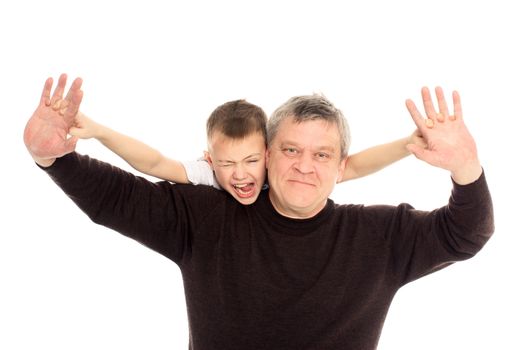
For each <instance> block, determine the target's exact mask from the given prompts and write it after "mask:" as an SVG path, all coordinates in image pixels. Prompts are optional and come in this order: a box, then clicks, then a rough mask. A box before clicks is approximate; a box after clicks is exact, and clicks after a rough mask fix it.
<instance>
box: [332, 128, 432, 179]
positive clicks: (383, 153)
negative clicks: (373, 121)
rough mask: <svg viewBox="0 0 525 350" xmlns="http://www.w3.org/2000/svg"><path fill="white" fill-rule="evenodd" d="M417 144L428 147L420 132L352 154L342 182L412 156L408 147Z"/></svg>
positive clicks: (347, 162) (347, 160) (348, 158)
mask: <svg viewBox="0 0 525 350" xmlns="http://www.w3.org/2000/svg"><path fill="white" fill-rule="evenodd" d="M410 143H415V144H417V145H420V146H422V147H426V143H425V141H424V140H423V137H422V136H421V134H420V133H419V131H418V130H416V131H414V132H413V133H412V134H411V135H410V136H408V137H404V138H402V139H399V140H396V141H392V142H389V143H385V144H382V145H378V146H374V147H370V148H367V149H365V150H364V151H361V152H359V153H355V154H351V155H349V156H348V157H347V159H346V167H345V171H344V174H343V179H342V180H341V181H348V180H353V179H357V178H359V177H363V176H367V175H370V174H372V173H375V172H376V171H379V170H381V169H383V168H384V167H387V166H389V165H390V164H392V163H395V162H397V161H398V160H401V159H403V158H405V157H406V156H408V155H410V154H411V153H410V152H409V151H408V150H407V149H406V145H408V144H410Z"/></svg>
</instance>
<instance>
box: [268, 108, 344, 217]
mask: <svg viewBox="0 0 525 350" xmlns="http://www.w3.org/2000/svg"><path fill="white" fill-rule="evenodd" d="M340 145H341V140H340V137H339V132H338V130H337V126H336V125H335V124H333V123H329V122H326V121H324V120H313V121H306V122H302V123H296V122H294V121H293V118H287V119H285V120H284V121H283V122H282V123H281V125H280V127H279V130H278V131H277V134H276V135H275V138H274V139H273V141H272V144H271V145H269V146H268V149H267V151H266V167H267V168H268V182H269V184H270V200H271V201H272V204H273V206H274V207H275V209H276V210H277V211H278V212H279V213H280V214H282V215H284V216H288V217H292V218H308V217H312V216H314V215H316V214H317V213H319V212H320V211H321V210H322V209H323V208H324V206H325V204H326V200H327V198H328V196H329V195H330V193H331V192H332V190H333V189H334V186H335V184H336V183H337V181H340V180H341V177H342V175H343V170H344V166H345V160H342V159H341V150H340V149H341V147H340Z"/></svg>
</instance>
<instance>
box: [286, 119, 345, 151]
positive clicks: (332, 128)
mask: <svg viewBox="0 0 525 350" xmlns="http://www.w3.org/2000/svg"><path fill="white" fill-rule="evenodd" d="M276 136H277V137H276V138H277V139H279V142H280V143H282V142H296V143H302V142H304V141H306V140H307V139H310V140H309V141H312V140H311V138H314V141H315V140H317V141H318V142H319V143H326V142H329V143H330V144H331V145H333V144H336V145H337V146H339V143H340V141H341V140H340V135H339V132H338V130H337V125H336V124H335V123H334V122H331V121H328V120H324V119H309V120H303V121H297V120H294V119H293V118H287V119H286V120H284V121H283V122H282V123H281V125H280V127H279V130H278V131H277V135H276Z"/></svg>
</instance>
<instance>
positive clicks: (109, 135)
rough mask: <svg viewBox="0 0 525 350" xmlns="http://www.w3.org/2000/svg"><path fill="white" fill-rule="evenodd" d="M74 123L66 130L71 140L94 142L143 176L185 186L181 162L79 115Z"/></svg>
mask: <svg viewBox="0 0 525 350" xmlns="http://www.w3.org/2000/svg"><path fill="white" fill-rule="evenodd" d="M75 122H76V123H75V124H76V126H75V127H72V128H70V130H69V133H70V134H71V135H72V136H76V137H78V138H82V139H88V138H95V139H97V140H98V141H99V142H100V143H102V144H103V145H104V146H106V147H107V148H109V149H110V150H111V151H112V152H114V153H115V154H117V155H118V156H119V157H121V158H122V159H124V160H125V161H126V162H128V163H129V165H131V166H132V167H133V168H134V169H136V170H138V171H140V172H142V173H144V174H147V175H151V176H155V177H157V178H159V179H163V180H168V181H172V182H175V183H189V181H188V177H187V175H186V170H185V168H184V166H183V165H182V163H181V162H179V161H177V160H174V159H170V158H167V157H165V156H164V155H162V153H160V152H159V151H157V150H156V149H154V148H152V147H150V146H148V145H146V144H145V143H143V142H141V141H139V140H136V139H134V138H132V137H129V136H127V135H124V134H121V133H119V132H117V131H115V130H113V129H111V128H108V127H106V126H104V125H102V124H99V123H96V122H95V121H93V120H91V119H90V118H88V117H86V116H85V115H84V114H83V113H81V112H79V113H78V114H77V116H76V121H75Z"/></svg>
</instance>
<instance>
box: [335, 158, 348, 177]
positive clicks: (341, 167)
mask: <svg viewBox="0 0 525 350" xmlns="http://www.w3.org/2000/svg"><path fill="white" fill-rule="evenodd" d="M347 162H348V157H345V159H343V160H342V161H341V163H339V167H338V169H337V180H336V183H340V182H341V181H342V180H343V176H344V174H345V169H346V163H347Z"/></svg>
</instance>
